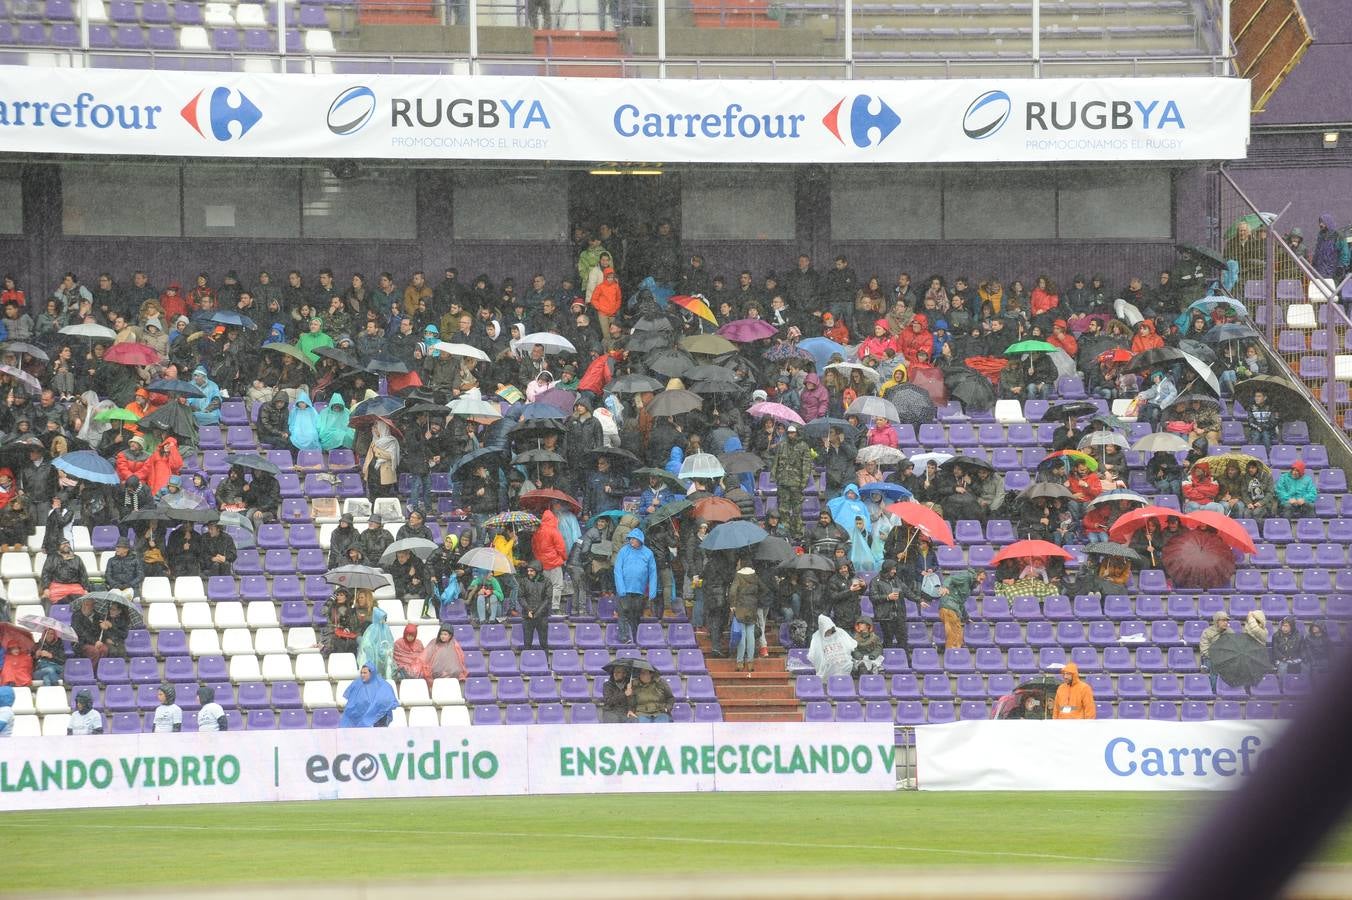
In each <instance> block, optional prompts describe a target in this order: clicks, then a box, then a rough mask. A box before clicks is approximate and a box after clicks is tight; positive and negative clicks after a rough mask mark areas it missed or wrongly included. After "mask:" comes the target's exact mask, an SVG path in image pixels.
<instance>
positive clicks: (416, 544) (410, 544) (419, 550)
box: [380, 537, 437, 566]
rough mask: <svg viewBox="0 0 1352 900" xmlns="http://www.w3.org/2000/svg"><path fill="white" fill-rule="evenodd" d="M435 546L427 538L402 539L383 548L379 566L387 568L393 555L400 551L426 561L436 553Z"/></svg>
mask: <svg viewBox="0 0 1352 900" xmlns="http://www.w3.org/2000/svg"><path fill="white" fill-rule="evenodd" d="M436 549H437V545H436V544H434V543H433V542H432V541H429V540H428V539H427V538H417V537H415V538H404V539H403V540H401V541H395V542H394V543H392V544H390V545H389V546H388V547H386V548H385V552H384V553H382V554H380V564H381V565H382V566H388V565H389V564H390V563H392V562H394V555H395V554H396V553H398V552H399V551H401V550H407V551H408V552H409V553H412V554H413V555H414V556H416V557H418V559H427V557H429V556H431V555H432V554H433V553H435V552H436Z"/></svg>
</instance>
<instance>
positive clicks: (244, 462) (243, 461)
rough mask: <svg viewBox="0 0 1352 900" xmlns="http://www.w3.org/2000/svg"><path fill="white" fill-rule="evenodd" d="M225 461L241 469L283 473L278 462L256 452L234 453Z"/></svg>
mask: <svg viewBox="0 0 1352 900" xmlns="http://www.w3.org/2000/svg"><path fill="white" fill-rule="evenodd" d="M225 461H226V462H228V463H229V464H230V465H232V466H239V467H240V468H241V469H252V470H254V471H255V472H267V473H268V474H269V475H280V474H281V473H282V470H281V469H279V468H277V466H276V464H274V463H272V462H270V461H268V460H266V459H264V458H263V457H261V456H259V455H258V454H256V453H232V454H231V455H229V456H227V457H226V458H225Z"/></svg>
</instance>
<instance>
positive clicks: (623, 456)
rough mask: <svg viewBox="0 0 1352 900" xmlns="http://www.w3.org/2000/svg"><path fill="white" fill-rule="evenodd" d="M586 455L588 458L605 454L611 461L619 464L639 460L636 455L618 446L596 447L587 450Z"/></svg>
mask: <svg viewBox="0 0 1352 900" xmlns="http://www.w3.org/2000/svg"><path fill="white" fill-rule="evenodd" d="M587 456H588V457H589V458H590V459H596V458H597V457H598V456H605V457H607V458H609V459H610V461H611V462H612V463H616V464H619V465H623V464H625V463H638V462H639V458H638V457H637V456H635V455H634V454H632V453H630V452H629V451H628V450H624V449H622V448H620V447H597V448H596V449H594V450H588V451H587Z"/></svg>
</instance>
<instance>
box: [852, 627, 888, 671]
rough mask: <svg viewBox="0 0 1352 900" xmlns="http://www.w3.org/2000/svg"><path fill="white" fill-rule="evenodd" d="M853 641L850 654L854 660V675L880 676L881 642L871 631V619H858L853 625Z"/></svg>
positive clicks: (881, 667)
mask: <svg viewBox="0 0 1352 900" xmlns="http://www.w3.org/2000/svg"><path fill="white" fill-rule="evenodd" d="M854 641H855V646H854V650H853V651H851V652H850V657H851V658H852V659H853V660H854V674H855V675H881V674H882V673H883V642H882V639H881V638H880V637H879V636H878V635H877V633H875V632H874V630H873V620H872V619H860V620H859V621H858V622H855V623H854Z"/></svg>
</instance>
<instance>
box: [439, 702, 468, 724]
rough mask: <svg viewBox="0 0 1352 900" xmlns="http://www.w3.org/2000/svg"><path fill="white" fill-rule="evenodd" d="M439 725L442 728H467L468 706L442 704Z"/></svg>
mask: <svg viewBox="0 0 1352 900" xmlns="http://www.w3.org/2000/svg"><path fill="white" fill-rule="evenodd" d="M441 727H442V728H468V727H469V707H468V706H443V707H442V708H441Z"/></svg>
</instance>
